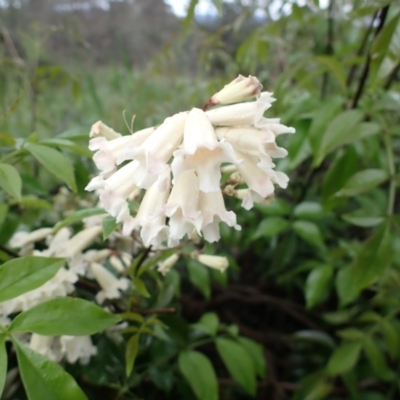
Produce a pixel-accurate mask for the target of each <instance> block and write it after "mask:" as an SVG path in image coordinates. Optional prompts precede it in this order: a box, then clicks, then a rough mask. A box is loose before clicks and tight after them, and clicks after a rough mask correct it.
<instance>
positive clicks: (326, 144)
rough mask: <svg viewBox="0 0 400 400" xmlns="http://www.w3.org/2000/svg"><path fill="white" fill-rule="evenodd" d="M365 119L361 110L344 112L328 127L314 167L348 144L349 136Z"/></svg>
mask: <svg viewBox="0 0 400 400" xmlns="http://www.w3.org/2000/svg"><path fill="white" fill-rule="evenodd" d="M362 118H363V113H362V112H361V111H360V110H349V111H344V112H342V113H341V114H339V115H338V116H336V117H335V118H334V119H333V120H332V121H331V123H330V124H329V125H328V127H327V129H326V131H325V133H324V134H323V136H322V139H321V145H320V147H319V148H318V149H317V153H315V154H316V155H315V159H314V165H315V166H318V165H319V164H321V162H322V161H323V159H324V158H325V156H326V155H327V154H328V153H330V152H331V151H332V150H334V149H335V148H337V147H339V146H342V145H343V144H345V143H348V140H349V139H348V138H349V135H351V131H352V130H354V128H355V127H356V125H357V124H358V123H359V122H360V121H361V119H362Z"/></svg>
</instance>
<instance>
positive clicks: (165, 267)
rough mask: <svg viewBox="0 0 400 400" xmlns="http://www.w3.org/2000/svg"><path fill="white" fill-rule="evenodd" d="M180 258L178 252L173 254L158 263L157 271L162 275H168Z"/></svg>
mask: <svg viewBox="0 0 400 400" xmlns="http://www.w3.org/2000/svg"><path fill="white" fill-rule="evenodd" d="M178 260H179V256H178V255H177V254H172V256H169V257H168V258H166V259H165V260H163V261H161V262H159V263H158V268H157V271H158V272H159V273H160V274H162V275H166V274H167V273H168V272H169V271H170V270H171V268H172V267H173V266H174V265H175V264H176V262H177V261H178Z"/></svg>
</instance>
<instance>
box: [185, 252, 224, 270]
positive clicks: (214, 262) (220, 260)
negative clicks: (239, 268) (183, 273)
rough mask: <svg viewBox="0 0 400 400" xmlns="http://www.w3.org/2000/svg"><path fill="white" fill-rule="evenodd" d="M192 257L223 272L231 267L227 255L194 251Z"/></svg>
mask: <svg viewBox="0 0 400 400" xmlns="http://www.w3.org/2000/svg"><path fill="white" fill-rule="evenodd" d="M192 258H194V259H195V260H197V261H198V262H200V263H202V264H204V265H206V266H207V267H210V268H214V269H217V270H218V271H221V272H225V270H226V269H227V268H228V267H229V262H228V259H227V258H226V257H221V256H211V255H208V254H197V253H194V254H192Z"/></svg>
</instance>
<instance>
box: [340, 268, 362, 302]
mask: <svg viewBox="0 0 400 400" xmlns="http://www.w3.org/2000/svg"><path fill="white" fill-rule="evenodd" d="M335 286H336V292H337V294H338V297H339V304H340V306H341V307H343V306H345V305H346V304H348V303H351V302H352V301H353V300H355V299H356V298H357V296H358V294H359V290H358V288H357V286H356V285H354V284H353V271H352V269H351V268H350V267H347V266H345V267H342V268H341V269H340V270H339V271H338V273H337V274H336V280H335Z"/></svg>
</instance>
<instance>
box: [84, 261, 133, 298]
mask: <svg viewBox="0 0 400 400" xmlns="http://www.w3.org/2000/svg"><path fill="white" fill-rule="evenodd" d="M90 269H91V272H92V274H93V276H94V277H95V279H96V281H97V282H98V284H99V285H100V287H101V289H102V290H100V291H99V292H98V293H97V294H96V301H97V302H98V303H99V304H101V303H103V302H104V300H105V299H117V298H119V297H120V296H121V293H120V290H126V289H128V288H129V286H130V280H129V279H127V278H117V277H116V276H114V275H113V274H112V273H111V272H110V271H108V270H107V269H105V268H104V267H103V266H102V265H101V264H98V263H92V264H91V266H90Z"/></svg>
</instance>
